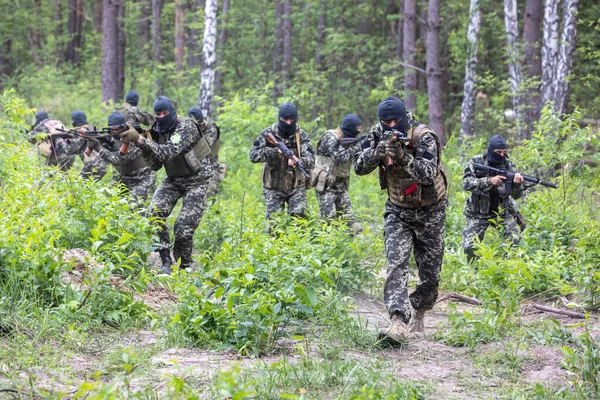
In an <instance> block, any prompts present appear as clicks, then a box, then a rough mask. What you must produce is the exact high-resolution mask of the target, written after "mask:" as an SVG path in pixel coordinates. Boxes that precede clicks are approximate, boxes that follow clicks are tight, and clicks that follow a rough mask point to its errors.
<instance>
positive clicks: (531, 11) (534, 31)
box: [519, 0, 543, 140]
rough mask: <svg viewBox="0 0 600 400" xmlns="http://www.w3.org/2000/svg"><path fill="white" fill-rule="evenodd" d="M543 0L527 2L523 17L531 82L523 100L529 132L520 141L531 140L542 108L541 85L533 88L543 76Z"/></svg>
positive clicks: (524, 48)
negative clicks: (534, 82)
mask: <svg viewBox="0 0 600 400" xmlns="http://www.w3.org/2000/svg"><path fill="white" fill-rule="evenodd" d="M542 10H543V1H542V0H527V2H526V3H525V14H524V16H523V55H524V57H525V65H526V68H527V77H528V79H529V81H530V84H529V85H528V86H529V88H528V89H527V97H524V98H523V101H524V107H525V112H526V113H527V117H526V121H527V130H526V131H525V135H523V137H520V138H519V140H523V139H531V132H533V123H534V122H535V121H537V119H538V110H539V108H540V96H539V85H535V87H532V86H531V85H532V84H533V82H532V81H539V80H540V78H541V75H542V58H541V49H540V42H541V38H542V31H541V25H542Z"/></svg>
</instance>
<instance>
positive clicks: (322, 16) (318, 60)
mask: <svg viewBox="0 0 600 400" xmlns="http://www.w3.org/2000/svg"><path fill="white" fill-rule="evenodd" d="M326 9H327V0H321V8H320V10H319V23H318V25H317V44H316V46H315V69H316V70H317V71H318V70H320V69H321V64H322V62H323V56H322V55H321V49H322V48H323V41H324V39H325V24H326V18H327V14H326Z"/></svg>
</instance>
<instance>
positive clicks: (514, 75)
mask: <svg viewBox="0 0 600 400" xmlns="http://www.w3.org/2000/svg"><path fill="white" fill-rule="evenodd" d="M504 26H505V28H506V52H507V55H508V61H509V63H508V78H509V83H510V92H511V95H512V103H513V112H514V113H515V122H516V126H517V134H518V136H519V137H522V132H521V131H522V129H523V127H524V126H527V124H526V123H525V122H526V121H525V113H524V112H523V107H522V104H521V103H522V94H521V83H522V82H523V77H522V75H521V66H520V64H519V59H520V57H519V54H520V53H521V52H520V51H519V22H518V17H517V0H504Z"/></svg>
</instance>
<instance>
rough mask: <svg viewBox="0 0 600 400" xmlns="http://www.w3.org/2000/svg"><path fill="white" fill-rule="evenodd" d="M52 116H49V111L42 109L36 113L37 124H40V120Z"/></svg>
mask: <svg viewBox="0 0 600 400" xmlns="http://www.w3.org/2000/svg"><path fill="white" fill-rule="evenodd" d="M48 118H50V117H48V113H47V112H46V111H44V110H40V111H38V112H37V114H35V125H37V124H39V123H40V122H42V121H43V120H45V119H48Z"/></svg>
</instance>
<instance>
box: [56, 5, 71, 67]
mask: <svg viewBox="0 0 600 400" xmlns="http://www.w3.org/2000/svg"><path fill="white" fill-rule="evenodd" d="M52 6H53V7H54V13H53V14H52V24H53V25H54V36H55V37H56V38H62V36H63V20H62V18H63V14H62V4H61V1H60V0H53V1H52ZM69 17H70V15H69ZM66 58H67V57H66V54H65V53H63V50H62V46H61V44H60V43H59V44H58V45H57V46H56V59H57V60H58V61H59V62H60V61H62V60H63V59H66Z"/></svg>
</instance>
